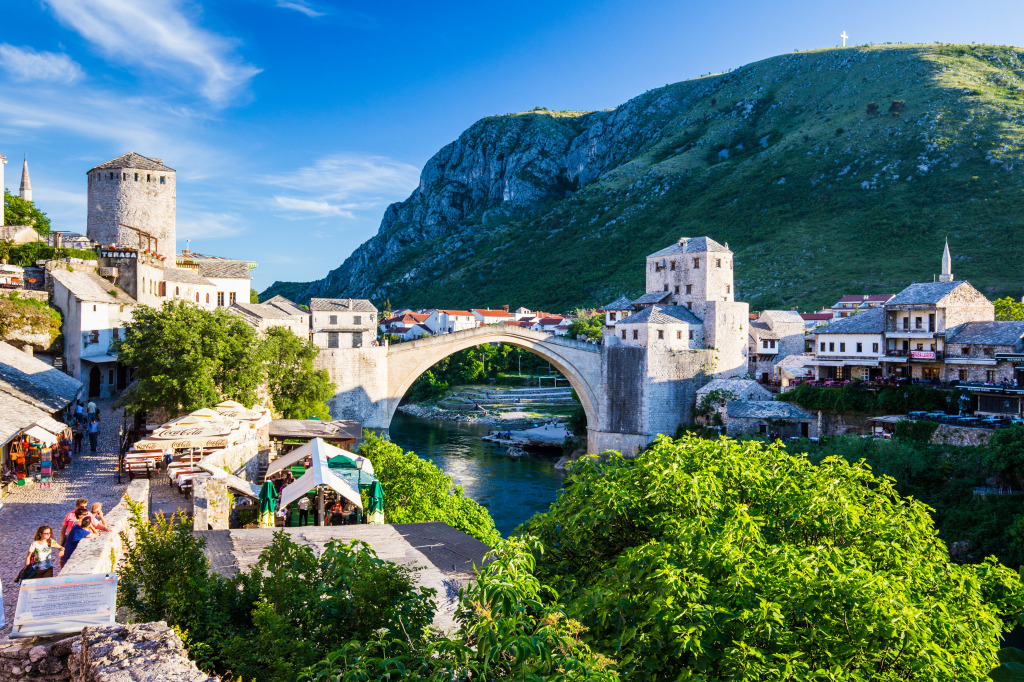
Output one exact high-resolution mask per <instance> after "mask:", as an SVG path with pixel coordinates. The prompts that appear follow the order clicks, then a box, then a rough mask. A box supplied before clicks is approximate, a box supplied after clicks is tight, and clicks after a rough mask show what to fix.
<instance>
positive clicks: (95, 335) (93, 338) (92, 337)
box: [89, 329, 100, 343]
mask: <svg viewBox="0 0 1024 682" xmlns="http://www.w3.org/2000/svg"><path fill="white" fill-rule="evenodd" d="M99 342H100V332H99V330H98V329H93V330H92V331H91V332H89V343H99Z"/></svg>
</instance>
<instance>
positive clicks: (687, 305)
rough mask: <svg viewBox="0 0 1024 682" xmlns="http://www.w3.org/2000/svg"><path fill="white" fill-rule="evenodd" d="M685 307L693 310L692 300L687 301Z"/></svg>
mask: <svg viewBox="0 0 1024 682" xmlns="http://www.w3.org/2000/svg"><path fill="white" fill-rule="evenodd" d="M686 307H687V308H689V309H690V310H693V301H687V302H686Z"/></svg>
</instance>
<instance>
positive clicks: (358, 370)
mask: <svg viewBox="0 0 1024 682" xmlns="http://www.w3.org/2000/svg"><path fill="white" fill-rule="evenodd" d="M387 355H388V347H387V346H366V347H363V348H330V349H327V348H322V349H320V352H319V353H318V354H317V357H316V360H315V361H314V366H315V367H316V369H325V370H327V374H328V375H329V376H330V377H331V381H333V382H334V385H335V394H334V397H332V398H331V399H330V400H328V401H327V406H328V408H329V409H330V411H331V417H332V418H334V419H351V420H354V421H358V422H361V423H362V425H363V426H366V427H369V428H373V429H386V428H388V424H389V422H390V417H391V415H390V414H389V412H388V397H389V396H388V357H387Z"/></svg>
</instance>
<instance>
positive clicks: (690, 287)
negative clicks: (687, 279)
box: [686, 284, 693, 294]
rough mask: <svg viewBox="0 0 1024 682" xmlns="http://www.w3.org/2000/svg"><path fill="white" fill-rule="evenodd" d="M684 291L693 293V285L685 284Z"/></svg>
mask: <svg viewBox="0 0 1024 682" xmlns="http://www.w3.org/2000/svg"><path fill="white" fill-rule="evenodd" d="M686 293H688V294H692V293H693V285H692V284H687V285H686Z"/></svg>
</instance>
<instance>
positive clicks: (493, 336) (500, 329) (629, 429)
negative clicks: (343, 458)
mask: <svg viewBox="0 0 1024 682" xmlns="http://www.w3.org/2000/svg"><path fill="white" fill-rule="evenodd" d="M485 343H507V344H510V345H512V346H516V347H519V348H523V349H525V350H528V351H530V352H531V353H534V354H536V355H538V356H540V357H541V358H543V359H544V360H545V361H547V362H549V363H551V365H552V366H553V367H555V368H556V369H557V370H558V371H559V372H561V373H562V374H563V375H564V376H565V377H566V378H567V379H568V380H569V383H570V384H571V385H572V387H573V388H574V389H575V390H576V394H577V395H578V396H579V398H580V402H581V403H582V405H583V410H584V411H585V412H586V415H587V451H588V452H591V453H600V452H604V451H605V450H617V451H619V452H622V453H623V454H635V453H636V452H637V451H638V450H639V449H640V448H641V447H643V446H644V445H646V444H647V443H649V442H650V441H651V440H653V439H654V437H655V435H657V433H668V434H670V435H671V434H673V433H674V432H675V429H676V427H677V426H678V424H680V423H683V422H688V421H689V413H690V407H691V406H692V404H693V393H694V392H695V391H696V388H697V386H698V385H699V383H701V382H693V381H683V382H679V381H677V380H676V379H678V378H692V376H693V373H694V371H695V370H694V368H696V367H699V366H700V365H701V363H702V362H704V361H705V359H704V358H703V357H700V358H695V359H691V360H690V362H684V363H683V364H682V366H681V365H680V363H679V361H678V359H673V360H672V362H671V365H672V366H673V367H681V369H680V370H678V371H670V372H668V374H666V372H665V370H664V367H662V366H661V365H662V363H661V362H655V363H653V364H652V362H651V357H649V353H648V351H647V349H644V348H635V347H620V346H618V344H616V343H615V339H612V340H611V343H610V344H608V343H607V342H606V344H605V345H596V344H592V343H587V342H584V341H575V340H572V339H567V338H565V337H562V336H555V335H552V334H547V333H544V332H537V331H533V330H530V329H523V328H522V327H516V326H512V325H504V324H496V325H486V326H483V327H475V328H473V329H467V330H464V331H460V332H454V333H451V334H443V335H439V336H434V337H425V338H422V339H418V340H416V341H411V342H408V343H401V344H395V345H391V346H386V345H385V346H371V347H364V348H339V349H321V350H320V354H319V356H318V357H317V361H316V366H317V368H318V369H326V370H327V371H328V373H329V374H330V376H331V379H332V380H333V381H334V383H335V385H336V387H337V393H336V394H335V396H334V397H333V398H332V399H331V400H330V401H329V403H328V404H329V407H330V411H331V416H333V417H334V418H336V419H353V420H356V421H359V422H361V423H362V424H363V426H365V427H367V428H372V429H380V430H386V429H387V428H388V427H389V426H390V424H391V418H392V417H393V416H394V414H395V410H396V409H398V405H399V403H400V402H401V400H402V397H403V396H404V395H405V393H406V391H408V390H409V388H410V387H411V386H412V384H413V382H414V381H415V380H416V378H417V377H419V376H420V375H421V374H423V373H424V372H426V371H427V370H428V369H430V368H431V367H433V366H434V365H435V364H437V363H438V362H439V361H440V360H443V359H444V358H446V357H448V356H449V355H451V354H453V353H456V352H458V351H460V350H464V349H466V348H472V347H473V346H479V345H482V344H485ZM677 375H678V376H677ZM652 401H656V404H652Z"/></svg>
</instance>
